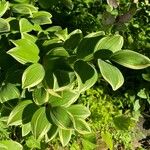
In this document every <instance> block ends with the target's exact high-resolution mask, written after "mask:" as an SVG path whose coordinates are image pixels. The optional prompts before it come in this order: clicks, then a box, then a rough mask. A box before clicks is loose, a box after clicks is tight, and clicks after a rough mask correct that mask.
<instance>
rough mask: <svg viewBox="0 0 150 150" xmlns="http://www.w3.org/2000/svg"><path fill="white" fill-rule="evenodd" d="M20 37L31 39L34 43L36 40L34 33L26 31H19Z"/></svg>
mask: <svg viewBox="0 0 150 150" xmlns="http://www.w3.org/2000/svg"><path fill="white" fill-rule="evenodd" d="M21 38H22V39H28V40H30V41H32V42H33V43H35V42H36V41H37V37H36V36H34V35H30V34H28V33H26V32H23V33H21Z"/></svg>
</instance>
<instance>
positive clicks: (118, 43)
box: [94, 35, 123, 52]
mask: <svg viewBox="0 0 150 150" xmlns="http://www.w3.org/2000/svg"><path fill="white" fill-rule="evenodd" d="M122 46H123V37H122V36H120V35H114V36H108V37H104V38H102V39H101V40H100V41H99V42H98V43H97V45H96V46H95V50H94V51H98V50H100V49H108V50H111V51H112V52H116V51H119V50H121V48H122Z"/></svg>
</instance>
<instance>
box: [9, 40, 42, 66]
mask: <svg viewBox="0 0 150 150" xmlns="http://www.w3.org/2000/svg"><path fill="white" fill-rule="evenodd" d="M12 42H13V43H14V44H15V45H16V47H15V48H12V49H10V50H9V51H8V52H7V53H8V54H9V55H11V56H12V57H13V58H14V59H16V60H17V61H18V62H20V63H22V64H25V63H36V62H38V60H39V56H38V54H39V49H38V47H37V46H36V44H35V43H34V42H32V41H31V40H27V39H19V40H16V41H12Z"/></svg>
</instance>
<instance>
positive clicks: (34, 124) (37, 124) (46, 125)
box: [31, 107, 51, 140]
mask: <svg viewBox="0 0 150 150" xmlns="http://www.w3.org/2000/svg"><path fill="white" fill-rule="evenodd" d="M50 127H51V124H50V122H49V121H48V119H47V117H46V108H45V107H41V108H39V109H38V110H37V111H36V112H35V113H34V115H33V117H32V120H31V129H32V133H33V135H34V137H35V138H36V139H39V140H40V139H42V138H43V137H44V136H45V134H46V133H47V132H48V130H49V129H50Z"/></svg>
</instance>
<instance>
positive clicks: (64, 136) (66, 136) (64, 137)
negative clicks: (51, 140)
mask: <svg viewBox="0 0 150 150" xmlns="http://www.w3.org/2000/svg"><path fill="white" fill-rule="evenodd" d="M71 135H72V130H64V129H59V138H60V141H61V144H62V146H63V147H65V146H66V145H67V144H68V143H69V141H70V139H71Z"/></svg>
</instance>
